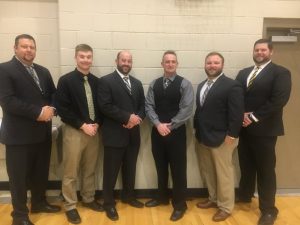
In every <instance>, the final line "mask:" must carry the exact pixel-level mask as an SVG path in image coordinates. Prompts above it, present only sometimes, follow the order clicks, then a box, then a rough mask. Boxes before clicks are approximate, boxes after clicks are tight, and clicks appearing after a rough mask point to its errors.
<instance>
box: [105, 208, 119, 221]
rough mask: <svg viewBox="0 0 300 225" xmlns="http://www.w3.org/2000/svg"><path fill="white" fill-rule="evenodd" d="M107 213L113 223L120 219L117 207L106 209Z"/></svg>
mask: <svg viewBox="0 0 300 225" xmlns="http://www.w3.org/2000/svg"><path fill="white" fill-rule="evenodd" d="M105 212H106V216H107V217H108V218H109V219H111V220H113V221H116V220H118V219H119V215H118V212H117V210H116V208H115V207H110V208H106V209H105Z"/></svg>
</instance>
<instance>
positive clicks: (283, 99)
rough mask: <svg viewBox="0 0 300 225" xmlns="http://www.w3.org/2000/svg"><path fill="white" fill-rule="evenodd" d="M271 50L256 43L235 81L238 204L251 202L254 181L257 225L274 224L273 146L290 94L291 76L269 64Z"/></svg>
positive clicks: (280, 132)
mask: <svg viewBox="0 0 300 225" xmlns="http://www.w3.org/2000/svg"><path fill="white" fill-rule="evenodd" d="M272 54H273V46H272V43H271V42H270V41H269V40H266V39H259V40H258V41H256V42H255V44H254V48H253V60H254V63H255V65H254V66H251V67H248V68H245V69H243V70H241V71H240V72H239V73H238V75H237V77H236V80H237V81H239V82H240V83H241V84H242V86H243V88H244V92H245V113H244V122H243V129H242V131H241V134H240V140H239V145H238V152H239V161H240V167H241V180H240V186H239V195H238V199H237V200H238V201H239V202H251V198H252V196H253V194H254V190H255V181H256V179H257V191H258V197H259V209H260V211H261V217H260V219H259V221H258V224H259V225H270V224H274V221H275V220H276V217H277V214H278V209H277V208H276V207H275V194H276V174H275V164H276V156H275V145H276V140H277V136H280V135H283V134H284V128H283V121H282V114H283V107H284V106H285V104H286V103H287V102H288V100H289V97H290V92H291V74H290V71H288V70H287V69H286V68H284V67H282V66H279V65H276V64H274V63H272V62H271V56H272Z"/></svg>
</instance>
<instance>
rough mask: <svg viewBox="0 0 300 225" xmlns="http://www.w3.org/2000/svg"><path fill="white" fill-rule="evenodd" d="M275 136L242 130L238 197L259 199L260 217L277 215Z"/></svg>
mask: <svg viewBox="0 0 300 225" xmlns="http://www.w3.org/2000/svg"><path fill="white" fill-rule="evenodd" d="M276 141H277V136H255V135H251V134H248V133H247V131H246V130H243V131H242V132H241V135H240V139H239V145H238V153H239V162H240V168H241V180H240V185H239V197H240V198H241V199H242V200H250V199H251V198H252V196H253V194H254V191H255V183H256V179H257V191H258V196H259V208H260V210H261V212H262V213H271V214H273V215H277V213H278V209H277V208H276V207H275V194H276V173H275V166H276V155H275V145H276Z"/></svg>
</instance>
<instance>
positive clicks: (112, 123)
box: [97, 71, 145, 147]
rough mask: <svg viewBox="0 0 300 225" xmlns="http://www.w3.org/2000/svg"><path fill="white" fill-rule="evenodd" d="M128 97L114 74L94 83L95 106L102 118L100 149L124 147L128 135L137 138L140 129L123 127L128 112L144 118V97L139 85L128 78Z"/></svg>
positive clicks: (125, 89)
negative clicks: (96, 88)
mask: <svg viewBox="0 0 300 225" xmlns="http://www.w3.org/2000/svg"><path fill="white" fill-rule="evenodd" d="M130 83H131V94H130V93H129V90H128V89H127V87H126V84H125V83H124V81H123V79H122V78H121V77H120V75H119V74H118V72H117V71H114V72H113V73H111V74H108V75H106V76H103V77H101V78H100V80H99V84H98V99H97V100H98V105H99V109H100V111H101V112H102V114H103V115H104V118H103V124H102V127H101V131H102V140H103V145H104V146H109V147H124V146H127V145H128V143H129V136H130V135H132V136H135V137H136V138H137V139H139V138H140V130H139V129H140V128H139V126H135V127H133V128H132V129H127V128H124V127H123V125H126V124H127V123H128V121H129V117H130V115H131V114H132V113H134V114H136V115H138V116H139V117H140V118H141V119H144V118H145V95H144V89H143V85H142V83H141V82H140V81H139V80H138V79H136V78H134V77H132V76H130Z"/></svg>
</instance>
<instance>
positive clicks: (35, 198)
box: [0, 34, 60, 225]
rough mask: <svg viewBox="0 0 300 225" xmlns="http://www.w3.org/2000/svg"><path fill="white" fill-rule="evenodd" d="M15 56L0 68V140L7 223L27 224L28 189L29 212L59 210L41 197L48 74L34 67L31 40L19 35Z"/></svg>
mask: <svg viewBox="0 0 300 225" xmlns="http://www.w3.org/2000/svg"><path fill="white" fill-rule="evenodd" d="M14 52H15V56H14V57H13V58H12V59H11V60H10V61H8V62H5V63H2V64H0V105H1V107H2V110H3V119H2V125H1V130H0V141H1V143H3V144H5V147H6V167H7V174H8V178H9V184H10V192H11V198H12V205H13V211H12V213H11V215H12V217H13V223H12V224H13V225H32V224H33V223H32V222H31V221H30V220H29V217H28V212H29V210H28V208H27V206H26V202H27V189H28V188H29V189H30V191H31V212H32V213H39V212H48V213H53V212H58V211H60V207H58V206H53V205H49V204H48V202H47V201H46V197H45V193H46V188H47V182H48V172H49V163H50V153H51V143H52V138H51V119H52V117H53V116H54V114H55V109H54V108H53V107H52V106H51V105H52V97H53V95H54V92H55V86H54V83H53V80H52V78H51V75H50V72H49V71H48V70H47V69H46V68H45V67H42V66H40V65H38V64H36V63H33V60H34V58H35V55H36V43H35V40H34V38H33V37H32V36H30V35H28V34H21V35H18V36H17V37H16V38H15V45H14Z"/></svg>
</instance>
